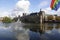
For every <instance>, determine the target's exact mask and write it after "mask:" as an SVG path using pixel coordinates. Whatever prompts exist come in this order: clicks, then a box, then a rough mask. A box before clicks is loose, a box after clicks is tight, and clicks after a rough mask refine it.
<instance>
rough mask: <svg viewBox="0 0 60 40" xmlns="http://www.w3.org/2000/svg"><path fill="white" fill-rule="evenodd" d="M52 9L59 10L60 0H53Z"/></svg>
mask: <svg viewBox="0 0 60 40" xmlns="http://www.w3.org/2000/svg"><path fill="white" fill-rule="evenodd" d="M50 7H51V9H52V10H56V11H57V10H58V9H59V7H60V0H52V1H51V5H50Z"/></svg>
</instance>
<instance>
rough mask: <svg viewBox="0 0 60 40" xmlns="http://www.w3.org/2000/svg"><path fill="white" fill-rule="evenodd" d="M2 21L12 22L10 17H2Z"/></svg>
mask: <svg viewBox="0 0 60 40" xmlns="http://www.w3.org/2000/svg"><path fill="white" fill-rule="evenodd" d="M2 22H3V23H11V22H12V19H11V18H10V17H3V20H2Z"/></svg>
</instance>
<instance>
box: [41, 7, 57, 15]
mask: <svg viewBox="0 0 60 40" xmlns="http://www.w3.org/2000/svg"><path fill="white" fill-rule="evenodd" d="M42 10H43V11H45V14H49V15H54V14H57V11H55V10H51V8H50V7H48V8H45V9H42Z"/></svg>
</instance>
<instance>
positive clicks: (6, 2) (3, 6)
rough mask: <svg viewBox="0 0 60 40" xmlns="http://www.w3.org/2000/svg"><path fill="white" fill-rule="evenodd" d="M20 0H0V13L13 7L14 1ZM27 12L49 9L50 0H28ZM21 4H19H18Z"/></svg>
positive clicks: (4, 12)
mask: <svg viewBox="0 0 60 40" xmlns="http://www.w3.org/2000/svg"><path fill="white" fill-rule="evenodd" d="M18 1H21V0H0V15H2V16H4V15H3V14H6V15H7V14H8V13H9V11H12V9H14V8H15V6H16V3H17V2H18ZM28 1H29V3H30V6H29V12H39V10H40V9H49V7H50V3H51V0H28ZM20 5H21V4H20Z"/></svg>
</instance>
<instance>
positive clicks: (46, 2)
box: [38, 0, 49, 8]
mask: <svg viewBox="0 0 60 40" xmlns="http://www.w3.org/2000/svg"><path fill="white" fill-rule="evenodd" d="M48 4H49V2H48V1H46V0H45V1H42V2H40V3H39V5H38V6H39V7H40V8H44V7H46V6H47V5H48Z"/></svg>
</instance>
